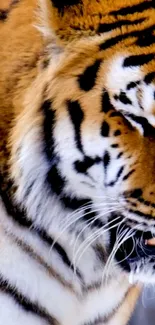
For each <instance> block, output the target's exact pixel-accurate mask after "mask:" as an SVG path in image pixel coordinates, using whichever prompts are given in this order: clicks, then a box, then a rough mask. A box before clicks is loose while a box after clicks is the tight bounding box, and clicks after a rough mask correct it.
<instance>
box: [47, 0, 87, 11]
mask: <svg viewBox="0 0 155 325" xmlns="http://www.w3.org/2000/svg"><path fill="white" fill-rule="evenodd" d="M51 2H52V4H53V5H54V6H55V7H56V8H57V9H58V10H59V11H60V12H61V11H63V10H64V8H65V7H70V6H73V5H78V4H80V3H81V0H63V1H62V0H51Z"/></svg>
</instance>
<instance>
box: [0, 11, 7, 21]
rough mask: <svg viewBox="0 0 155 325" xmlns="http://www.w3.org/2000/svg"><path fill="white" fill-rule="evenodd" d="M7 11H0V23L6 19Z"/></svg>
mask: <svg viewBox="0 0 155 325" xmlns="http://www.w3.org/2000/svg"><path fill="white" fill-rule="evenodd" d="M8 13H9V10H0V21H1V20H2V21H5V20H6V19H7V17H8Z"/></svg>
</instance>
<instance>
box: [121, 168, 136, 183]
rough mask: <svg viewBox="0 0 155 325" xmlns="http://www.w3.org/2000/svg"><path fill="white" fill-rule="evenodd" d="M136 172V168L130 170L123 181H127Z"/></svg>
mask: <svg viewBox="0 0 155 325" xmlns="http://www.w3.org/2000/svg"><path fill="white" fill-rule="evenodd" d="M134 172H135V169H132V170H130V172H129V173H127V174H126V175H124V177H123V179H122V180H123V181H126V180H127V179H128V178H129V177H130V176H131V175H132V174H133V173H134Z"/></svg>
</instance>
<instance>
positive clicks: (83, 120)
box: [12, 35, 155, 282]
mask: <svg viewBox="0 0 155 325" xmlns="http://www.w3.org/2000/svg"><path fill="white" fill-rule="evenodd" d="M107 42H109V35H108V36H107V38H106V37H103V36H100V37H95V38H94V39H93V38H90V40H87V42H85V40H82V41H76V42H72V43H71V44H69V45H67V46H66V47H65V50H63V51H62V52H61V51H57V53H56V52H55V53H54V55H53V56H52V57H51V58H50V57H49V60H48V62H46V67H45V66H44V68H42V71H41V72H40V76H39V77H38V80H37V81H36V82H35V83H34V86H33V87H31V88H32V89H31V91H30V93H29V94H28V96H27V100H26V104H25V110H24V113H23V112H22V113H21V116H20V118H19V119H18V121H17V126H16V131H15V132H14V135H13V137H15V138H16V140H14V141H13V143H16V145H14V146H13V151H12V152H13V157H14V158H13V159H14V162H13V166H14V167H13V169H12V175H13V178H14V180H15V183H16V186H17V193H16V200H17V201H19V202H24V207H25V208H26V209H27V210H28V212H29V213H30V214H31V215H33V216H34V219H35V215H36V214H37V213H38V212H37V206H38V202H39V204H40V205H42V207H41V211H44V210H43V209H46V210H47V207H48V204H49V202H50V204H51V205H50V206H51V208H52V202H53V201H52V200H53V197H54V198H55V199H56V200H57V202H59V206H61V208H60V209H59V208H58V206H57V205H56V208H55V211H56V214H57V218H56V220H55V221H54V222H55V223H54V227H58V228H59V225H60V223H62V222H63V220H65V215H66V213H65V211H67V215H70V213H71V214H73V212H75V211H78V210H79V211H82V216H80V217H79V215H78V218H75V222H70V232H71V233H72V232H73V233H75V234H76V233H79V231H81V229H82V228H83V227H86V225H88V227H86V228H85V230H84V231H83V236H84V238H87V237H88V236H89V235H92V234H93V233H95V232H96V234H99V235H100V238H101V239H100V238H99V241H100V243H101V245H102V240H103V233H104V237H105V241H103V242H104V245H105V242H106V245H107V255H108V258H109V257H111V256H114V260H115V263H116V264H117V265H118V267H120V268H121V269H123V270H125V271H126V272H129V273H130V274H134V279H135V281H136V280H137V281H143V282H154V281H155V276H154V268H155V260H154V256H155V248H154V246H149V245H147V244H146V240H147V239H150V238H152V237H153V236H155V172H154V170H155V150H154V144H155V131H154V130H155V129H154V127H155V117H154V109H155V101H154V93H155V85H154V71H153V72H152V68H153V67H154V56H153V55H151V54H149V53H145V54H141V53H137V54H136V55H133V54H132V49H131V48H130V47H129V49H128V51H127V50H126V48H125V49H123V48H121V50H120V51H118V47H117V51H116V53H117V55H116V54H115V52H112V53H111V55H109V54H108V50H106V44H107ZM107 46H108V44H107ZM40 139H41V140H40ZM23 157H24V158H23ZM35 182H36V185H35V187H36V188H37V190H35V191H32V189H33V187H34V184H35ZM32 192H33V193H34V194H32ZM36 197H37V198H36ZM60 210H61V213H60ZM62 211H63V213H62ZM42 213H43V212H42ZM76 216H77V215H76ZM40 218H41V216H40ZM71 220H72V219H71ZM105 230H106V231H105ZM97 231H98V232H97ZM98 237H99V236H98ZM94 238H95V237H94ZM94 238H93V239H94ZM97 239H98V238H97Z"/></svg>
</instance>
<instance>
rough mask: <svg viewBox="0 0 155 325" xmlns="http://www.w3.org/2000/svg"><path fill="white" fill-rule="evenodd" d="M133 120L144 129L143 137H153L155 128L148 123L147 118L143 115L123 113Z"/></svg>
mask: <svg viewBox="0 0 155 325" xmlns="http://www.w3.org/2000/svg"><path fill="white" fill-rule="evenodd" d="M125 115H126V116H127V117H129V118H130V119H131V120H133V121H134V122H136V123H138V124H140V125H141V126H142V128H143V131H144V136H145V137H154V136H155V128H154V127H153V126H152V125H151V124H149V122H148V120H147V119H146V118H145V117H141V116H137V115H134V114H125Z"/></svg>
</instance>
